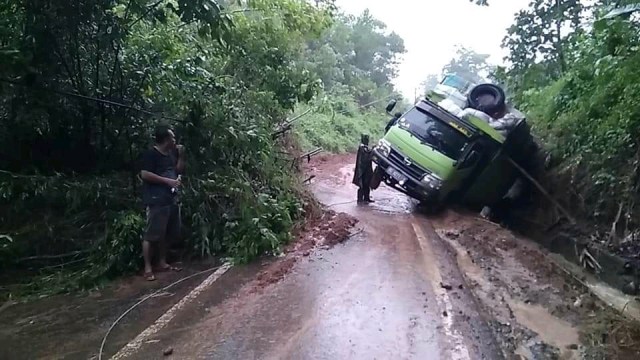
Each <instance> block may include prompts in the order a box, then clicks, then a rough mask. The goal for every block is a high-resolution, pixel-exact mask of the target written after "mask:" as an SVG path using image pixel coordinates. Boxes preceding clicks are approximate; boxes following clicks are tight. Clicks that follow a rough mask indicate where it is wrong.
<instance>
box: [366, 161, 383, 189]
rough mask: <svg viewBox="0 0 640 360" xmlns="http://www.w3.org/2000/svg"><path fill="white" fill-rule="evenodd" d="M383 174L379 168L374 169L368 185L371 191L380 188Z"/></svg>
mask: <svg viewBox="0 0 640 360" xmlns="http://www.w3.org/2000/svg"><path fill="white" fill-rule="evenodd" d="M383 176H384V173H383V171H382V169H380V166H376V169H375V170H374V171H373V176H372V177H371V183H369V187H371V189H373V190H377V189H378V188H379V187H380V183H381V182H382V178H383Z"/></svg>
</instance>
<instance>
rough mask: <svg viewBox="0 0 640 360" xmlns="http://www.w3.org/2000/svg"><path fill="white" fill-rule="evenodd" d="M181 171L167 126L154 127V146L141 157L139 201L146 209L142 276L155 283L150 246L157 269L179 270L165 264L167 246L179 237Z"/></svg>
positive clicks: (177, 150) (180, 151)
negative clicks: (152, 248) (155, 256)
mask: <svg viewBox="0 0 640 360" xmlns="http://www.w3.org/2000/svg"><path fill="white" fill-rule="evenodd" d="M183 171H184V147H183V146H182V145H176V137H175V134H174V133H173V130H171V128H169V127H168V126H158V127H157V128H156V131H155V146H154V147H153V148H151V149H149V150H147V151H146V152H145V153H144V154H143V157H142V169H141V171H140V176H141V177H142V181H143V185H142V200H143V203H144V205H145V206H146V208H147V226H146V229H145V234H144V238H143V239H142V254H143V256H144V276H145V278H146V279H147V280H149V281H153V280H155V276H154V275H153V269H152V267H151V243H154V244H156V245H157V247H158V266H159V268H160V270H162V271H166V270H175V271H179V270H180V269H179V268H177V267H174V266H170V265H169V264H167V259H166V255H167V243H168V242H169V241H172V240H175V239H176V238H178V237H179V236H180V207H179V205H178V190H179V188H180V185H181V183H180V174H182V172H183Z"/></svg>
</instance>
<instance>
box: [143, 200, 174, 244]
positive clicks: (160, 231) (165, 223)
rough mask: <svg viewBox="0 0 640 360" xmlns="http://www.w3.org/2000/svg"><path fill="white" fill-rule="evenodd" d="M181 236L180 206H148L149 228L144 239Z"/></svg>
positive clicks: (153, 240)
mask: <svg viewBox="0 0 640 360" xmlns="http://www.w3.org/2000/svg"><path fill="white" fill-rule="evenodd" d="M179 237H180V206H179V205H177V204H173V205H162V206H158V205H151V206H148V207H147V228H146V230H145V234H144V240H145V241H148V242H158V241H168V242H172V241H175V240H178V238H179Z"/></svg>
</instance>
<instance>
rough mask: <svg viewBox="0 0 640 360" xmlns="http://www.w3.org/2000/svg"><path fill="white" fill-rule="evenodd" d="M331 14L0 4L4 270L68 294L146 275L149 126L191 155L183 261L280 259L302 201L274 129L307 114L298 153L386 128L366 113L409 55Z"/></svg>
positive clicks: (266, 0) (317, 4) (221, 6)
mask: <svg viewBox="0 0 640 360" xmlns="http://www.w3.org/2000/svg"><path fill="white" fill-rule="evenodd" d="M336 10H337V9H336V8H335V6H334V5H333V2H332V1H330V0H329V1H314V2H313V3H310V2H307V1H303V0H251V1H217V0H195V1H173V0H159V1H145V0H118V1H112V0H108V1H106V0H80V1H71V2H69V1H61V0H10V1H6V2H4V3H3V4H2V5H0V15H1V16H0V19H1V20H0V61H1V63H2V65H3V66H2V67H1V68H0V89H1V92H0V118H1V119H2V126H1V127H0V153H1V154H2V156H1V157H0V169H1V171H0V271H2V272H3V273H5V274H11V273H12V272H10V271H8V270H11V269H27V268H28V269H31V270H34V269H35V270H36V273H37V274H39V275H41V278H40V281H33V282H30V286H33V287H34V288H40V287H42V286H43V285H45V286H50V285H51V284H53V283H58V280H64V281H63V282H61V283H59V285H61V286H62V287H57V288H56V290H60V289H62V290H64V289H68V288H75V287H77V286H90V285H92V284H94V283H95V282H96V281H97V280H99V279H103V278H107V277H112V276H115V275H118V274H121V273H123V272H127V271H131V270H136V269H138V268H139V264H140V250H139V248H140V238H141V231H142V229H143V224H144V217H143V209H142V205H141V203H140V201H139V198H140V196H139V187H140V184H141V183H140V180H139V178H138V177H137V172H138V162H139V155H140V153H141V151H142V150H144V149H145V148H147V147H148V146H150V144H151V136H150V134H151V131H152V129H153V127H154V126H155V125H156V124H158V123H169V124H172V125H174V126H175V128H176V130H177V134H178V137H179V142H180V143H183V144H184V145H185V147H186V154H187V174H186V177H185V179H184V180H185V186H184V189H183V220H184V222H185V226H186V231H185V239H186V245H187V246H186V250H187V252H188V253H190V254H196V255H208V254H219V253H223V252H224V253H227V254H229V255H231V256H233V257H234V258H236V259H238V260H241V261H246V260H249V259H251V258H253V257H255V256H257V255H259V254H263V253H265V252H271V253H273V252H278V251H279V249H280V247H281V245H282V244H283V243H285V242H286V241H287V240H288V239H289V237H290V233H291V229H292V226H293V225H294V223H295V222H296V221H297V220H298V219H301V218H302V217H303V216H305V210H306V209H307V208H308V207H307V204H306V203H305V201H304V200H303V199H304V197H303V196H301V192H300V190H298V189H299V186H298V183H299V182H298V179H297V177H296V174H294V173H292V172H291V171H290V169H292V167H291V162H292V158H293V157H295V156H296V148H297V145H296V144H295V142H292V139H291V138H290V137H289V136H273V133H274V132H276V131H277V130H278V129H280V128H281V126H282V124H283V122H285V121H286V118H287V117H292V116H293V115H294V114H299V113H300V112H302V111H304V110H305V108H308V107H312V108H313V109H314V112H313V113H311V115H308V116H306V117H303V118H301V119H299V120H298V122H297V123H296V126H300V130H298V131H297V132H298V137H299V138H300V139H301V141H302V143H303V144H304V145H305V146H308V147H311V146H323V147H326V148H327V149H330V150H336V151H337V150H345V149H347V148H349V147H350V146H352V144H354V143H355V142H357V140H358V138H359V134H358V133H359V132H372V129H375V128H382V127H383V126H384V124H383V123H377V121H378V119H376V120H371V119H372V118H373V117H372V116H369V115H370V114H368V113H366V112H363V110H362V109H368V110H366V111H371V112H373V111H374V108H372V107H370V105H368V104H370V103H372V102H374V101H376V100H379V99H380V98H384V97H387V96H389V95H390V94H391V93H392V91H393V88H392V86H391V85H389V80H391V79H392V78H393V77H394V76H395V61H396V60H395V59H396V56H397V55H398V54H400V53H402V52H403V51H404V50H403V45H402V40H401V39H400V38H398V37H397V36H396V35H393V34H386V33H385V31H384V24H381V23H380V22H378V21H376V20H375V19H373V18H372V17H371V16H369V15H368V14H366V13H365V14H363V15H362V16H361V17H358V18H352V17H346V16H342V15H339V14H337V13H336ZM389 42H392V43H393V44H394V45H393V46H388V43H389ZM376 104H378V103H376ZM378 109H379V108H378ZM371 114H373V113H371ZM377 116H378V118H380V115H377ZM349 121H351V123H349ZM380 121H382V120H380ZM339 124H340V125H339ZM319 132H322V134H323V135H322V136H316V134H317V133H319ZM336 134H338V135H339V136H336ZM3 290H5V291H4V293H5V294H6V293H7V290H8V292H12V291H16V288H13V287H9V288H4V289H3Z"/></svg>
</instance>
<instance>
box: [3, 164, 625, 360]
mask: <svg viewBox="0 0 640 360" xmlns="http://www.w3.org/2000/svg"><path fill="white" fill-rule="evenodd" d="M353 161H354V156H353V155H339V156H324V157H318V158H317V159H314V160H313V161H312V163H310V164H306V165H305V166H306V167H305V171H306V172H307V173H308V174H309V175H316V177H315V178H314V180H313V181H312V184H311V185H310V186H311V189H312V190H313V192H314V194H315V196H316V197H317V198H318V199H319V200H320V201H321V202H322V203H323V204H325V205H326V207H327V210H326V211H325V212H324V213H323V215H322V216H320V217H318V218H314V219H312V220H311V221H310V222H309V223H308V224H307V225H306V226H305V227H304V228H303V229H301V232H300V236H299V237H298V240H297V241H295V242H294V243H292V244H290V245H289V246H288V247H287V249H285V252H284V254H283V255H282V257H280V258H278V259H275V260H273V259H271V260H263V261H262V262H258V263H255V264H253V265H250V266H238V267H234V268H232V269H231V270H230V271H229V272H227V273H225V274H224V275H223V276H222V277H220V279H219V280H217V281H216V282H215V283H214V284H213V286H211V287H210V288H208V289H207V290H205V291H203V292H202V293H201V294H200V295H199V296H197V297H196V298H195V300H194V301H193V302H191V303H189V304H187V305H185V306H184V307H183V308H182V310H181V311H180V312H178V313H177V314H176V315H175V317H174V318H173V319H172V320H171V321H170V322H169V323H168V324H167V326H165V327H163V328H162V329H161V330H160V331H159V332H158V333H155V334H154V335H152V336H151V337H150V338H149V339H146V341H145V342H144V343H143V344H142V346H141V347H140V348H139V349H138V350H137V351H135V352H134V353H133V354H132V355H131V356H129V358H132V359H157V358H160V357H162V354H163V351H164V350H166V349H171V350H172V355H171V358H175V359H347V358H348V359H460V360H462V359H500V358H508V359H547V358H561V359H571V358H579V356H580V355H581V354H582V353H584V350H585V349H586V348H585V347H584V346H583V345H584V344H585V342H587V337H586V335H585V334H586V332H585V331H583V330H584V329H583V327H581V323H582V322H588V321H589V319H591V318H592V314H593V313H594V311H596V310H597V311H605V310H604V309H603V307H602V304H599V303H598V302H597V301H595V300H594V299H592V298H591V297H589V296H588V295H587V294H586V292H585V291H583V290H581V289H580V288H579V287H578V286H577V285H576V284H573V283H571V282H570V281H568V280H567V279H566V278H565V277H564V276H563V275H562V274H561V272H559V271H558V270H557V269H554V268H553V267H552V265H550V264H549V262H548V261H546V258H545V254H544V253H543V252H542V250H540V249H538V248H536V247H535V246H533V245H530V244H528V243H526V241H523V240H521V239H518V238H516V237H515V236H513V235H512V234H511V233H509V232H508V231H506V230H503V229H501V228H499V227H498V226H496V225H495V224H492V223H488V222H486V221H484V220H480V219H477V218H476V216H475V215H474V214H462V213H459V212H454V211H447V212H445V213H444V214H441V215H439V216H436V217H430V218H427V217H425V216H423V215H421V214H420V212H419V211H417V210H416V207H415V204H414V202H413V201H411V200H410V199H408V198H407V197H405V196H404V195H402V194H400V193H398V192H395V191H393V190H391V189H389V188H387V187H384V186H383V187H381V188H380V189H379V190H377V191H376V192H374V194H373V195H374V199H375V200H376V203H374V204H369V205H357V204H356V203H355V197H356V188H355V187H354V186H353V185H352V184H351V177H352V164H353ZM139 290H140V289H138V291H139ZM187 290H188V288H187V289H183V290H176V294H175V296H172V295H173V294H168V295H167V298H166V299H165V300H163V299H155V300H154V301H153V302H152V303H151V304H146V305H145V306H143V307H142V308H141V309H140V311H139V312H138V313H137V314H134V316H133V318H131V319H129V320H128V321H126V322H125V323H124V324H123V325H122V326H121V327H119V328H118V329H117V330H116V332H115V333H114V336H113V342H112V343H110V344H109V346H108V347H107V348H108V351H107V355H112V354H114V353H115V352H117V350H118V349H119V348H121V347H122V346H124V345H125V344H126V342H127V341H130V340H131V339H133V338H134V337H135V336H136V335H138V334H139V333H140V332H141V331H142V330H143V329H144V328H145V327H147V326H149V324H150V323H152V322H153V320H154V319H155V318H157V317H158V316H159V315H158V314H161V313H162V311H166V309H167V308H168V307H170V306H171V304H173V303H175V302H176V301H178V300H179V299H180V298H181V297H182V296H184V292H186V291H187ZM138 296H139V295H138ZM167 299H172V300H167ZM130 300H131V299H130ZM132 302H135V299H134V301H132ZM129 303H131V301H129ZM51 304H52V303H50V304H49V305H51ZM95 304H97V303H94V306H89V307H88V308H87V307H85V310H84V312H82V316H85V317H86V316H89V315H88V314H90V313H91V312H92V311H94V312H95V314H98V313H100V311H99V310H97V309H98V305H95ZM117 304H118V306H117V307H114V308H113V310H111V312H112V313H111V314H110V315H109V316H106V317H105V316H104V314H102V315H96V316H95V319H94V321H95V322H97V323H99V324H100V325H99V326H95V325H93V327H91V326H89V327H91V329H90V330H87V331H85V332H86V333H87V334H91V336H90V337H91V340H90V341H89V340H84V342H83V344H84V345H82V349H83V350H82V351H76V352H70V351H72V350H74V349H73V345H72V343H73V339H74V334H78V333H80V332H81V330H79V329H81V328H82V326H83V325H84V326H85V327H87V325H86V324H77V325H76V326H75V327H73V326H71V327H69V329H67V328H66V327H65V328H64V329H66V331H65V332H64V336H66V337H67V338H68V339H67V340H66V341H64V340H62V339H63V336H59V334H58V335H56V333H55V332H54V334H52V337H51V338H50V339H48V340H47V341H42V338H46V334H43V333H42V332H41V333H39V334H40V335H39V337H40V338H39V339H40V340H37V341H36V343H35V346H32V347H37V346H38V345H42V346H46V348H45V349H38V351H37V352H36V351H33V350H30V349H27V350H26V352H25V353H16V352H15V351H14V352H12V353H10V355H16V354H18V355H24V356H9V357H7V358H11V359H13V358H34V357H38V356H39V357H44V354H48V355H51V354H56V356H49V357H50V358H60V357H62V356H61V355H63V353H62V352H60V350H59V349H56V347H55V345H54V343H55V342H56V341H62V343H64V344H65V346H64V347H63V348H64V351H65V353H64V354H65V355H66V356H65V358H78V359H86V358H88V357H90V355H91V354H95V352H91V350H89V349H90V348H91V347H93V345H94V342H95V340H96V338H97V339H98V340H99V336H96V334H101V333H102V332H103V331H105V330H106V327H108V325H109V324H110V322H111V321H112V319H113V318H115V317H117V315H119V313H120V312H121V310H122V308H124V307H125V305H126V304H127V303H125V302H123V300H122V299H120V301H119V302H117ZM58 306H59V305H58ZM154 306H156V307H157V309H154ZM18 309H20V308H18ZM87 309H89V310H87ZM92 309H93V310H92ZM49 310H51V309H49ZM41 311H42V308H41ZM103 312H104V311H103ZM6 313H7V310H5V314H2V316H0V325H2V327H0V331H1V332H0V334H2V333H4V334H12V332H13V331H15V330H16V329H19V330H21V331H22V332H21V333H20V334H19V335H12V337H11V339H12V341H13V342H15V343H17V344H21V346H26V345H25V344H28V340H29V338H28V337H27V335H28V334H29V331H28V329H27V327H26V325H24V324H25V321H26V322H27V323H28V321H29V318H28V317H26V318H25V317H22V316H21V315H20V314H21V312H18V314H17V315H12V316H7V315H6ZM26 313H28V312H25V311H23V312H22V314H26ZM47 314H49V312H47ZM50 318H52V317H51V316H49V317H48V318H47V319H50ZM68 319H69V318H67V320H64V321H62V322H61V324H68V323H69V320H68ZM72 319H76V321H78V322H82V319H81V316H80V317H78V316H75V317H72ZM65 321H66V322H65ZM50 328H51V329H54V330H57V331H62V330H60V329H62V325H60V326H58V327H50ZM43 329H44V328H43ZM75 336H77V335H75ZM36 339H38V338H36ZM80 339H81V340H82V337H80ZM625 340H626V341H630V340H627V339H626V338H625ZM0 344H1V345H3V347H4V345H6V346H7V348H9V349H16V348H15V347H12V346H13V345H12V344H11V343H10V342H4V341H2V340H0ZM95 349H96V350H97V344H96V346H95ZM29 355H31V356H29ZM3 358H4V357H3ZM594 358H597V357H594ZM620 358H623V357H620Z"/></svg>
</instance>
